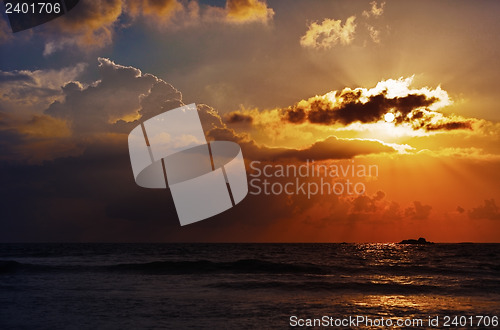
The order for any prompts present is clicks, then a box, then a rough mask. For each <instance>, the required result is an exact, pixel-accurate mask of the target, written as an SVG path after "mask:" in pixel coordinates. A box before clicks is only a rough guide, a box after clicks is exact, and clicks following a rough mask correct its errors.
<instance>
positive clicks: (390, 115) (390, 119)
mask: <svg viewBox="0 0 500 330" xmlns="http://www.w3.org/2000/svg"><path fill="white" fill-rule="evenodd" d="M384 119H385V121H386V122H388V123H392V122H393V121H394V114H393V113H390V112H388V113H386V114H385V115H384Z"/></svg>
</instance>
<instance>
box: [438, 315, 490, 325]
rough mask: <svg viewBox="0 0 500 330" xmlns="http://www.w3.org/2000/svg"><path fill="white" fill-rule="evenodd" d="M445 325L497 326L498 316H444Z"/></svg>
mask: <svg viewBox="0 0 500 330" xmlns="http://www.w3.org/2000/svg"><path fill="white" fill-rule="evenodd" d="M443 321H444V323H443V326H444V327H497V326H498V316H488V315H476V316H444V317H443Z"/></svg>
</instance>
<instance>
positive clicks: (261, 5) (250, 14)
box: [226, 0, 274, 23]
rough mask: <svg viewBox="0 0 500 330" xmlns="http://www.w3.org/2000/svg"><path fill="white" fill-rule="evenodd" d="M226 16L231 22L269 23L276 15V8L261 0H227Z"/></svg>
mask: <svg viewBox="0 0 500 330" xmlns="http://www.w3.org/2000/svg"><path fill="white" fill-rule="evenodd" d="M226 12H227V14H226V18H227V21H229V22H234V23H246V22H262V23H267V22H268V21H269V20H270V19H272V17H273V16H274V10H272V9H271V8H269V7H267V4H266V3H265V1H261V0H227V2H226Z"/></svg>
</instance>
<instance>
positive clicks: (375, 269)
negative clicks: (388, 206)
mask: <svg viewBox="0 0 500 330" xmlns="http://www.w3.org/2000/svg"><path fill="white" fill-rule="evenodd" d="M484 266H485V265H483V267H480V268H473V267H467V268H463V267H462V268H461V267H452V266H443V265H441V266H428V265H418V264H413V265H408V264H402V265H384V264H382V265H369V266H358V265H318V264H313V263H281V262H272V261H267V260H260V259H241V260H236V261H217V262H216V261H211V260H180V261H151V262H145V263H117V264H109V265H88V264H76V265H75V264H57V265H47V264H31V263H21V262H18V261H14V260H0V274H6V273H15V272H79V271H87V272H88V271H91V272H92V271H94V272H121V273H143V274H165V275H169V274H171V275H175V274H204V273H207V274H208V273H221V274H224V273H235V274H238V273H245V274H297V275H308V274H311V275H349V276H350V275H364V274H367V275H370V274H371V275H376V274H384V275H395V276H398V275H401V276H412V275H424V276H425V275H430V276H434V275H444V276H447V275H450V276H456V275H460V274H463V275H474V274H478V275H482V276H484V275H487V274H491V275H498V273H499V272H500V270H499V269H498V267H494V266H492V265H489V266H488V267H484Z"/></svg>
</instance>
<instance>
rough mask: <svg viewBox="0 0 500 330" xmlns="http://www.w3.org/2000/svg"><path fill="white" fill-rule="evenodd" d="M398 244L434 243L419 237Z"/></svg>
mask: <svg viewBox="0 0 500 330" xmlns="http://www.w3.org/2000/svg"><path fill="white" fill-rule="evenodd" d="M398 244H434V243H433V242H428V241H427V240H426V239H425V238H423V237H420V238H419V239H404V240H402V241H401V242H399V243H398Z"/></svg>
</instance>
